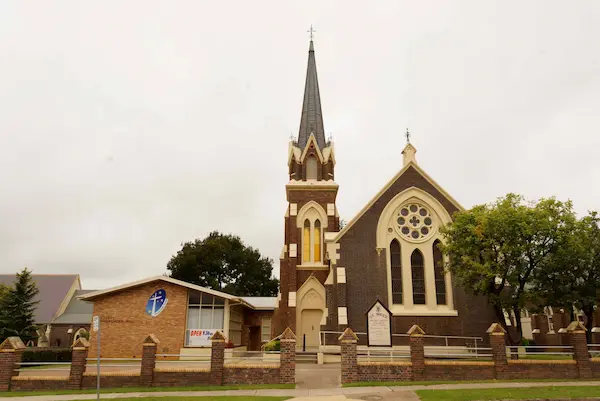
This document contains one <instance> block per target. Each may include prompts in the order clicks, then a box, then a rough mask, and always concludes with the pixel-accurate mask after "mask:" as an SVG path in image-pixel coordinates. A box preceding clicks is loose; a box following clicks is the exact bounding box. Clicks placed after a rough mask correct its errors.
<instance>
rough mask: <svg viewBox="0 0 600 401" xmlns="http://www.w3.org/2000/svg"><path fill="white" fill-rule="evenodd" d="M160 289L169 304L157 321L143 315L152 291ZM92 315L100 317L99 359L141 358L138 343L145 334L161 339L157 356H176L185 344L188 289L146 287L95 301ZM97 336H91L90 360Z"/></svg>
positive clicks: (164, 285)
mask: <svg viewBox="0 0 600 401" xmlns="http://www.w3.org/2000/svg"><path fill="white" fill-rule="evenodd" d="M161 288H163V289H164V290H165V291H166V292H167V299H168V303H167V306H166V307H165V309H164V310H163V311H162V313H160V314H159V315H158V316H156V317H152V316H150V315H148V314H147V313H146V303H147V302H148V299H149V298H150V296H151V295H152V294H153V293H154V291H156V290H159V289H161ZM94 315H99V316H100V321H101V323H100V325H101V335H100V341H101V343H102V344H101V356H102V357H104V358H133V357H135V358H140V357H141V352H142V347H141V341H142V340H143V339H144V338H145V335H146V334H147V333H154V334H156V336H157V337H158V338H160V339H161V343H160V345H159V348H158V353H159V354H161V353H169V354H178V353H179V350H180V349H181V348H183V345H184V340H185V338H184V337H185V322H186V315H187V288H184V287H181V286H178V285H174V284H171V283H167V282H164V281H160V282H154V283H148V284H145V285H142V286H139V287H135V288H129V289H126V290H123V291H120V292H116V293H111V294H110V295H108V296H106V297H102V298H98V299H96V300H95V301H94ZM95 336H96V333H95V332H93V331H92V332H91V333H90V344H91V348H90V352H89V356H90V358H93V357H95V356H96V355H97V354H96V337H95Z"/></svg>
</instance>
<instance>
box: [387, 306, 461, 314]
mask: <svg viewBox="0 0 600 401" xmlns="http://www.w3.org/2000/svg"><path fill="white" fill-rule="evenodd" d="M390 311H391V312H392V315H394V316H458V311H457V310H454V309H449V308H448V307H437V308H435V309H429V308H427V307H423V306H413V307H412V308H405V307H404V306H401V305H392V307H391V308H390Z"/></svg>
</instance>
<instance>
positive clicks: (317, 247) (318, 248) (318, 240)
mask: <svg viewBox="0 0 600 401" xmlns="http://www.w3.org/2000/svg"><path fill="white" fill-rule="evenodd" d="M313 241H314V244H315V246H314V252H315V253H314V259H315V262H320V261H321V222H320V221H319V220H316V221H315V232H314V239H313Z"/></svg>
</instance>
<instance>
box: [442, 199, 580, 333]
mask: <svg viewBox="0 0 600 401" xmlns="http://www.w3.org/2000/svg"><path fill="white" fill-rule="evenodd" d="M575 220H576V218H575V214H574V212H573V210H572V205H571V202H560V201H557V200H556V199H554V198H550V199H541V200H540V201H538V202H537V203H530V202H526V201H525V200H524V198H523V197H522V196H520V195H515V194H508V195H506V196H505V197H503V198H500V199H498V200H497V201H496V202H494V203H492V204H486V205H479V206H475V207H474V208H472V209H471V210H467V211H463V212H459V213H457V214H456V215H455V216H454V221H453V222H452V223H450V224H449V225H447V226H446V227H443V228H442V233H443V234H444V236H445V240H446V241H445V245H444V246H443V250H444V252H445V253H446V254H447V255H448V257H449V263H448V265H447V268H448V269H449V270H450V271H451V272H452V274H453V276H454V277H455V278H456V279H457V281H458V282H460V283H461V284H462V286H463V287H464V288H465V289H466V290H467V291H471V292H472V293H474V294H477V295H486V296H487V297H488V300H489V302H490V303H491V305H492V306H493V308H494V311H495V313H496V317H497V319H498V321H499V322H500V323H501V324H502V325H503V326H506V324H505V319H504V314H503V311H504V310H508V311H512V312H513V314H514V319H515V326H516V329H517V334H516V335H517V338H513V337H514V336H509V340H510V342H511V343H512V344H518V343H519V342H520V340H521V338H522V335H523V328H522V324H521V310H522V308H523V307H524V306H525V305H526V304H529V303H530V302H531V301H532V300H536V299H537V297H538V294H536V292H535V290H534V288H533V285H532V280H533V277H534V276H535V275H536V274H537V273H538V272H541V271H544V270H545V269H546V267H547V266H548V265H549V264H552V263H554V260H553V258H554V256H555V254H556V252H557V249H558V248H560V246H561V245H562V244H563V243H564V242H565V238H568V236H569V232H570V230H571V229H572V225H573V224H574V222H575ZM509 333H510V332H509Z"/></svg>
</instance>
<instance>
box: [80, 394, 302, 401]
mask: <svg viewBox="0 0 600 401" xmlns="http://www.w3.org/2000/svg"><path fill="white" fill-rule="evenodd" d="M198 398H199V397H160V400H162V401H198ZM289 398H291V397H263V396H250V395H248V396H222V397H212V396H207V397H202V401H283V400H287V399H289ZM121 400H122V401H133V400H135V401H140V400H141V401H156V400H157V398H156V397H133V398H119V401H121ZM76 401H77V400H76ZM79 401H84V400H79ZM86 401H87V400H86Z"/></svg>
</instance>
